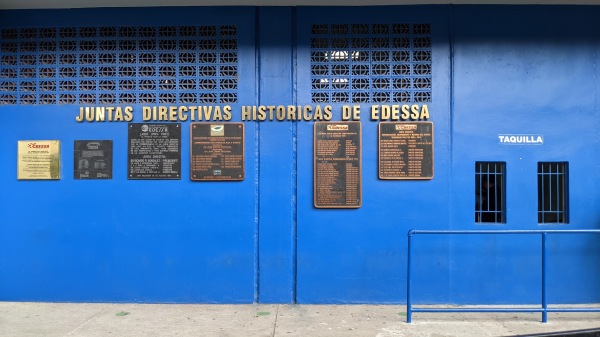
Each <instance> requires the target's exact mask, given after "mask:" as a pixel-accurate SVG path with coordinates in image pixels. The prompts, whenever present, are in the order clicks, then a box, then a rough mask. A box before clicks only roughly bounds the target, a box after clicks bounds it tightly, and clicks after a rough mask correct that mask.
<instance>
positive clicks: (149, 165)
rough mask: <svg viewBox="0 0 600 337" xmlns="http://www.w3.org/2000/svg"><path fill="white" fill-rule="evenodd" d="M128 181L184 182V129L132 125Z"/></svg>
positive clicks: (159, 125)
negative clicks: (182, 138) (179, 180)
mask: <svg viewBox="0 0 600 337" xmlns="http://www.w3.org/2000/svg"><path fill="white" fill-rule="evenodd" d="M128 154H129V165H128V172H127V177H128V178H129V179H181V125H180V124H179V123H177V124H154V123H130V124H129V152H128Z"/></svg>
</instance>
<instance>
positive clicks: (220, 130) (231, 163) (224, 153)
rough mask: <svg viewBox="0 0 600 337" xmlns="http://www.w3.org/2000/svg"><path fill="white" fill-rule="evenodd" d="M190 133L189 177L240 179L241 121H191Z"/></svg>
mask: <svg viewBox="0 0 600 337" xmlns="http://www.w3.org/2000/svg"><path fill="white" fill-rule="evenodd" d="M190 135H191V136H190V142H191V143H190V151H191V155H190V165H191V168H190V175H191V179H192V180H195V181H223V180H225V181H227V180H244V124H243V123H192V124H191V125H190Z"/></svg>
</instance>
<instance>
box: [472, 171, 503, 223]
mask: <svg viewBox="0 0 600 337" xmlns="http://www.w3.org/2000/svg"><path fill="white" fill-rule="evenodd" d="M505 177H506V163H504V162H476V163H475V222H478V223H483V222H488V223H504V222H506V214H505V206H504V205H505V202H504V196H505V194H506V186H505V180H506V179H505Z"/></svg>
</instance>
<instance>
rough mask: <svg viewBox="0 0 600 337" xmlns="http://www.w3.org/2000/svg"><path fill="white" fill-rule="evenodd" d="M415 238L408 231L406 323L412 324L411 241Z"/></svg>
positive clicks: (410, 231)
mask: <svg viewBox="0 0 600 337" xmlns="http://www.w3.org/2000/svg"><path fill="white" fill-rule="evenodd" d="M412 236H413V231H412V230H409V231H408V253H407V257H406V258H407V263H406V266H407V270H406V323H411V322H412V302H411V300H410V286H411V279H410V276H411V275H410V274H411V273H410V270H411V268H412V259H411V245H410V242H411V239H412Z"/></svg>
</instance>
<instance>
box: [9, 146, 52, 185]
mask: <svg viewBox="0 0 600 337" xmlns="http://www.w3.org/2000/svg"><path fill="white" fill-rule="evenodd" d="M17 179H19V180H48V179H60V141H59V140H20V141H18V149H17Z"/></svg>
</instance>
